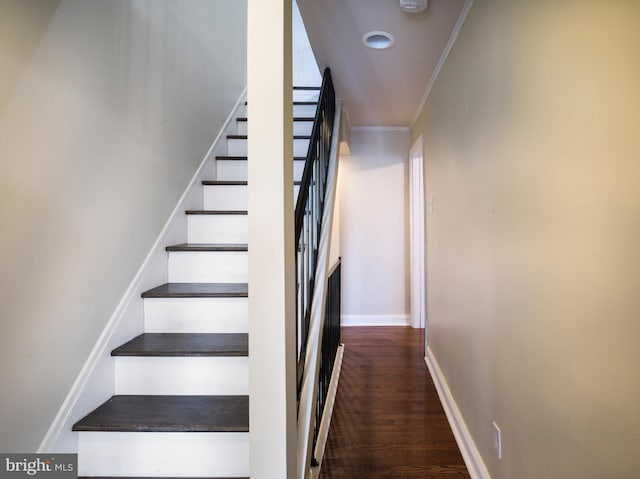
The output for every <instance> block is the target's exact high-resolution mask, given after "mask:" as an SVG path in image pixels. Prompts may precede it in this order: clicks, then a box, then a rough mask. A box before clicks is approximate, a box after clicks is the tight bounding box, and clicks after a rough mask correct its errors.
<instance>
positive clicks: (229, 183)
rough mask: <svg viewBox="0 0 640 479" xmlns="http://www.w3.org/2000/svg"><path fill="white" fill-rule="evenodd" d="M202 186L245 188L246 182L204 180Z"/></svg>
mask: <svg viewBox="0 0 640 479" xmlns="http://www.w3.org/2000/svg"><path fill="white" fill-rule="evenodd" d="M202 184H203V185H205V186H247V182H246V181H237V180H204V181H203V182H202Z"/></svg>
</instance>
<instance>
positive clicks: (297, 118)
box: [236, 116, 315, 121]
mask: <svg viewBox="0 0 640 479" xmlns="http://www.w3.org/2000/svg"><path fill="white" fill-rule="evenodd" d="M314 120H315V118H314V117H312V116H294V117H293V121H314ZM236 121H247V117H246V116H239V117H238V118H236Z"/></svg>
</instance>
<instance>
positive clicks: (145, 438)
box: [78, 432, 249, 477]
mask: <svg viewBox="0 0 640 479" xmlns="http://www.w3.org/2000/svg"><path fill="white" fill-rule="evenodd" d="M78 475H79V476H112V477H113V476H128V477H135V476H141V477H180V476H182V477H215V476H219V477H243V476H244V477H248V476H249V433H246V432H198V433H188V432H187V433H182V432H165V433H162V432H81V433H79V437H78Z"/></svg>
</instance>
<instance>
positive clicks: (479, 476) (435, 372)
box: [424, 347, 491, 479]
mask: <svg viewBox="0 0 640 479" xmlns="http://www.w3.org/2000/svg"><path fill="white" fill-rule="evenodd" d="M424 360H425V362H426V363H427V367H428V368H429V372H430V373H431V378H432V379H433V382H434V384H435V386H436V390H437V391H438V396H439V397H440V402H441V403H442V407H443V408H444V412H445V414H446V415H447V419H448V421H449V425H450V426H451V430H452V431H453V435H454V436H455V438H456V442H457V443H458V447H459V448H460V452H461V453H462V458H463V459H464V462H465V464H466V466H467V469H468V471H469V475H470V476H471V479H491V476H490V475H489V471H487V468H486V466H485V465H484V461H483V460H482V456H480V452H479V451H478V448H477V447H476V444H475V442H474V441H473V437H471V433H470V432H469V429H468V428H467V424H466V423H465V421H464V418H463V417H462V413H461V412H460V409H458V405H457V404H456V401H455V399H454V398H453V395H452V394H451V390H450V389H449V385H448V384H447V380H446V378H445V377H444V375H443V374H442V370H441V369H440V366H439V365H438V361H437V359H436V357H435V356H434V355H433V352H432V351H431V348H429V347H427V356H426V357H425V358H424Z"/></svg>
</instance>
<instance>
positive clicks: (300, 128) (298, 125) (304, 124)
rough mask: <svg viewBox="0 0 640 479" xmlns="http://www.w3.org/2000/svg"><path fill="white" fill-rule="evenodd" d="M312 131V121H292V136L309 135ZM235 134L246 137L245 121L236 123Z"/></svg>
mask: <svg viewBox="0 0 640 479" xmlns="http://www.w3.org/2000/svg"><path fill="white" fill-rule="evenodd" d="M311 130H313V121H299V120H298V121H294V122H293V134H294V135H311ZM236 133H237V134H238V135H246V134H247V133H248V127H247V122H246V121H239V122H237V129H236Z"/></svg>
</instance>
